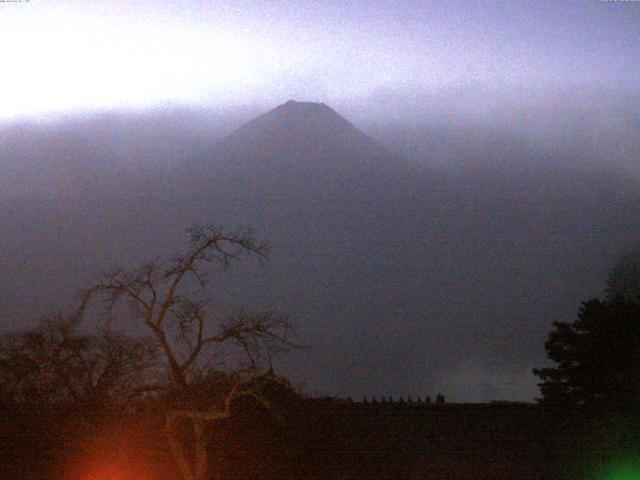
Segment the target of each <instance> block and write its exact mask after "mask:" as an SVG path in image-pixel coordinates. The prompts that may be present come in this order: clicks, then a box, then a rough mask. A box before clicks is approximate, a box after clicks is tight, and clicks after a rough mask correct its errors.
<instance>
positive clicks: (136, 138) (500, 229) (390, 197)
mask: <svg viewBox="0 0 640 480" xmlns="http://www.w3.org/2000/svg"><path fill="white" fill-rule="evenodd" d="M634 98H635V97H634ZM363 105H365V106H363ZM366 105H369V106H366ZM371 105H377V104H376V103H369V104H362V105H360V106H359V107H358V106H357V105H354V104H350V105H349V104H347V103H345V104H344V107H345V110H344V111H343V110H341V109H340V108H338V109H337V110H338V111H339V112H341V113H344V115H345V116H346V118H354V119H360V120H363V119H368V121H362V125H360V122H356V123H357V124H358V126H355V125H354V124H353V123H351V122H349V121H348V120H346V119H345V116H342V115H340V114H338V113H336V111H335V110H333V109H332V108H331V107H330V106H327V105H325V104H321V103H310V102H293V101H292V102H287V103H285V104H282V105H280V106H278V107H277V108H275V109H273V110H269V109H261V108H260V107H258V106H254V107H246V108H243V109H235V110H227V111H217V112H213V111H209V110H206V109H199V110H184V109H182V110H167V111H150V112H147V113H136V114H135V115H130V114H125V113H122V114H119V113H114V114H110V115H105V114H102V115H96V116H88V117H87V118H70V119H67V120H64V121H58V122H57V123H55V122H54V123H46V122H45V123H39V124H22V125H20V124H9V125H5V126H3V127H2V129H1V133H0V135H1V137H0V156H1V157H2V158H3V160H4V161H3V163H2V164H1V165H0V169H2V171H0V179H1V180H0V188H1V189H2V190H1V192H2V199H3V202H2V204H1V206H0V221H1V222H2V225H3V230H2V236H1V237H0V266H1V267H2V271H3V275H2V276H1V277H0V295H1V297H0V314H1V315H2V319H3V320H2V322H3V326H4V327H8V326H20V325H26V324H31V322H33V320H34V319H35V318H36V317H37V316H38V315H40V314H43V313H46V312H48V311H51V310H56V309H59V308H61V307H62V306H64V305H71V304H72V302H73V300H74V298H75V297H74V292H75V289H76V288H78V287H82V286H83V285H86V284H87V282H88V281H90V279H91V278H92V277H93V276H95V275H96V274H99V273H100V272H102V271H104V270H106V269H109V268H112V267H114V266H126V265H129V264H131V263H132V262H139V261H143V260H145V259H149V258H153V256H154V255H157V254H162V253H171V252H174V251H176V250H178V249H180V248H181V246H182V245H184V241H185V240H186V237H185V235H184V234H183V231H184V229H185V228H187V227H189V226H191V225H193V224H195V223H203V222H216V223H222V224H225V225H228V226H236V225H239V226H250V227H253V228H254V229H255V230H256V231H257V233H258V234H259V236H260V237H261V238H263V239H265V240H267V241H268V242H269V243H270V244H271V248H272V250H271V252H272V253H271V257H270V260H269V262H268V263H267V264H266V265H265V266H262V267H256V266H253V265H245V266H243V267H241V268H239V269H238V270H235V271H232V272H229V273H224V274H221V276H220V278H219V280H217V281H216V282H214V285H213V289H214V292H215V294H216V296H215V298H216V299H218V300H219V301H218V304H217V308H219V309H220V311H221V312H226V311H230V310H232V309H233V308H235V307H236V306H240V305H243V306H245V307H247V308H249V309H251V308H259V307H268V308H278V309H280V310H282V311H285V312H289V313H290V314H291V315H292V317H294V318H295V319H296V320H297V322H298V324H299V326H300V329H299V336H300V339H301V341H302V342H304V343H306V344H308V345H309V347H310V348H308V349H305V350H302V351H300V352H297V353H295V354H293V355H292V356H291V357H290V358H287V359H282V360H280V362H279V364H278V368H279V369H281V370H282V371H284V372H285V373H287V374H289V375H291V376H292V377H293V378H294V379H295V380H296V381H298V382H305V383H306V384H307V389H308V391H310V392H319V393H326V394H330V395H341V396H346V395H351V396H354V397H362V396H369V397H370V396H373V395H375V396H378V397H379V396H388V395H393V396H395V397H398V396H401V395H402V396H406V395H413V396H414V397H415V396H417V395H421V396H425V395H428V394H430V395H432V396H433V395H435V394H436V393H437V392H442V393H444V394H445V395H447V396H448V398H451V399H453V400H490V399H497V398H502V399H531V398H533V397H534V396H535V395H536V388H535V379H534V378H533V376H532V375H531V368H532V367H534V366H539V365H540V364H541V363H542V362H543V361H544V349H543V344H544V339H545V337H546V335H547V332H548V330H549V327H550V324H551V322H552V321H555V320H564V321H566V320H568V319H572V318H573V317H574V314H575V312H576V310H577V308H578V306H579V303H580V302H581V301H582V300H584V299H586V298H587V297H588V296H589V295H597V294H599V293H600V292H601V291H602V288H603V287H604V281H605V277H606V272H607V271H608V270H609V268H610V267H611V265H612V264H613V262H614V261H615V259H616V258H617V257H618V256H619V255H620V254H621V253H622V252H623V251H624V250H625V249H626V248H629V247H630V246H631V245H633V244H634V243H635V242H636V241H637V239H638V238H640V237H639V234H640V215H638V213H639V209H640V189H639V187H640V185H639V184H638V183H639V182H638V180H637V178H638V177H637V176H636V173H635V171H634V168H633V167H634V165H633V162H631V159H633V158H635V159H637V158H638V154H639V153H640V145H639V144H638V140H637V136H634V135H631V134H630V133H629V132H633V131H637V130H634V128H637V126H638V123H637V121H638V117H637V113H634V111H633V108H632V105H633V102H629V104H628V105H617V110H615V112H614V110H607V112H608V113H607V115H614V114H615V115H617V118H619V119H622V120H620V124H621V125H625V128H624V129H616V128H614V127H615V125H614V126H613V127H612V126H611V125H610V126H609V128H608V129H606V130H602V131H600V135H601V137H599V138H600V140H599V141H598V143H599V148H600V150H598V149H591V148H587V147H585V142H587V141H592V140H593V139H592V138H591V136H590V135H591V132H590V131H587V132H580V129H579V126H580V125H581V121H582V120H581V116H580V115H575V116H572V115H570V114H569V113H567V115H566V116H565V117H563V116H560V115H559V116H558V118H549V119H548V122H549V123H550V124H554V125H555V124H556V123H558V122H559V123H561V124H563V125H564V126H565V130H566V131H565V133H564V134H561V133H559V132H558V131H549V130H546V129H545V128H544V123H545V121H546V120H545V118H546V117H545V116H544V115H537V116H536V115H534V116H533V117H532V118H531V121H530V122H529V123H528V124H527V122H523V123H521V124H520V126H519V127H518V129H516V128H509V126H508V125H506V123H508V122H504V121H497V120H496V119H493V120H494V121H488V122H482V121H475V120H474V121H470V120H469V119H470V118H472V117H471V116H466V117H464V118H465V119H466V121H465V122H462V121H459V120H457V119H459V118H461V117H455V116H454V117H450V118H446V117H443V116H437V115H433V116H430V117H429V118H419V117H418V116H417V115H410V114H407V116H406V119H407V121H405V122H402V121H400V120H401V118H402V117H399V116H395V117H394V115H392V114H391V112H392V110H393V109H391V108H389V107H387V108H386V110H385V111H387V112H390V113H389V115H388V116H387V118H386V119H385V118H384V115H380V114H378V115H374V114H373V113H372V112H371V110H367V108H368V109H371V108H374V107H372V106H371ZM560 110H562V109H560ZM560 110H557V112H560ZM566 111H570V109H567V110H566ZM264 112H266V113H264ZM636 112H637V111H636ZM260 113H262V115H258V114H260ZM254 117H255V118H254ZM607 118H609V117H607ZM399 119H400V120H399ZM607 121H608V120H607V119H606V118H605V119H604V120H603V121H602V124H603V125H605V124H607ZM245 122H248V123H245ZM598 122H600V120H598ZM598 122H596V123H598ZM634 122H636V123H634ZM523 124H527V125H528V127H527V128H528V129H529V131H524V129H525V127H523V126H522V125H523ZM616 125H617V124H616ZM358 127H360V128H358ZM538 127H539V128H538ZM603 138H606V140H607V141H606V142H603V140H602V139H603ZM616 153H617V154H619V155H620V156H621V157H620V156H617V157H615V155H616Z"/></svg>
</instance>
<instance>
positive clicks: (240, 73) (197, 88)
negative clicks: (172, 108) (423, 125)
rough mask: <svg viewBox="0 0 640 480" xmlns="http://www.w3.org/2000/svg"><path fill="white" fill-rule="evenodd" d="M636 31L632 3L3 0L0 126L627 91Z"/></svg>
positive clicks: (637, 8) (639, 62)
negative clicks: (74, 115) (97, 116)
mask: <svg viewBox="0 0 640 480" xmlns="http://www.w3.org/2000/svg"><path fill="white" fill-rule="evenodd" d="M639 25H640V3H638V2H632V1H626V2H625V1H597V0H583V1H561V2H558V1H545V0H540V1H535V2H513V1H509V2H504V1H459V0H450V1H446V2H441V1H384V2H383V1H367V2H361V1H334V0H328V1H327V0H324V1H284V0H280V1H270V0H266V1H260V2H258V1H254V2H249V1H233V0H227V1H212V0H208V1H207V0H200V1H196V0H193V1H175V2H165V1H159V0H143V1H135V2H134V1H122V0H109V1H87V0H83V1H70V0H52V1H47V0H30V1H27V2H3V3H0V41H1V42H2V45H3V46H4V47H3V48H2V51H1V52H0V61H1V62H2V67H3V80H2V88H1V89H0V105H2V107H1V108H0V119H15V118H25V117H33V116H43V115H45V116H46V115H52V114H53V115H56V114H61V113H63V114H64V113H68V112H78V111H80V112H82V111H95V110H104V109H123V108H125V109H126V108H129V109H136V108H140V107H154V106H166V105H168V104H169V105H175V104H179V105H182V104H187V105H205V106H225V105H238V104H241V105H246V104H272V105H274V104H277V103H280V102H282V101H285V100H287V99H288V98H296V99H307V100H324V101H327V102H328V103H335V102H340V101H344V100H345V99H353V98H363V97H368V96H371V95H374V94H376V92H380V91H384V90H385V89H389V88H391V89H393V88H403V89H408V88H411V89H424V90H427V91H441V90H447V89H452V88H460V87H464V86H465V85H474V86H482V87H483V88H485V89H487V90H490V91H492V92H496V91H499V92H503V93H504V92H507V93H508V92H509V91H511V90H514V89H515V90H517V91H520V90H521V89H522V88H527V87H529V88H532V89H540V88H542V89H543V90H544V89H545V88H556V89H557V88H560V89H568V90H572V89H576V88H577V89H579V88H581V87H582V86H584V85H586V86H597V87H599V88H606V89H613V90H618V89H622V90H625V89H630V88H634V87H635V85H637V84H638V80H640V53H639V52H640V36H639V35H638V34H637V31H638V26H639ZM469 108H473V105H470V106H469Z"/></svg>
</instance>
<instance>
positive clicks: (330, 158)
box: [190, 100, 398, 180]
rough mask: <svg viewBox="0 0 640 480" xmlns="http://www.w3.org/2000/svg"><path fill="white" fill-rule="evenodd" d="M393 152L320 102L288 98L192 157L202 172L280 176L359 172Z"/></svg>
mask: <svg viewBox="0 0 640 480" xmlns="http://www.w3.org/2000/svg"><path fill="white" fill-rule="evenodd" d="M397 161H398V159H397V157H396V156H394V155H393V154H391V153H390V152H388V151H387V150H386V149H385V148H384V147H382V146H381V145H380V144H378V143H377V142H376V141H374V140H373V139H371V138H370V137H369V136H367V135H366V134H364V133H363V132H362V131H360V130H359V129H358V128H356V127H355V126H354V125H352V124H351V123H350V122H349V121H347V120H346V119H345V118H343V117H342V116H340V115H339V114H338V113H336V112H335V111H334V110H333V109H331V108H330V107H328V106H327V105H325V104H324V103H313V102H296V101H293V100H290V101H288V102H286V103H284V104H282V105H280V106H278V107H276V108H274V109H273V110H271V111H269V112H267V113H265V114H263V115H260V116H259V117H257V118H255V119H253V120H251V121H249V122H248V123H246V124H244V125H243V126H241V127H240V128H238V129H237V130H235V131H234V132H232V133H231V134H230V135H228V136H227V137H225V138H224V139H222V140H221V141H219V142H217V143H216V144H215V145H214V146H213V147H212V148H211V149H209V150H208V151H206V152H205V153H204V154H203V155H201V156H200V157H199V158H197V159H195V160H194V161H193V162H191V165H190V167H191V168H195V169H196V170H197V176H198V177H201V176H202V174H203V172H207V173H212V174H220V173H222V172H224V173H225V174H233V173H236V174H240V175H249V176H251V177H257V176H261V177H262V178H264V177H263V176H264V175H267V176H269V177H273V176H276V177H279V176H282V175H285V176H291V175H294V174H296V173H297V174H301V175H302V176H303V177H308V176H309V174H310V172H314V173H315V175H314V177H316V178H315V180H318V178H317V176H318V175H320V176H322V174H323V173H324V174H328V173H331V174H333V175H335V174H343V175H345V174H349V173H351V174H357V173H358V172H361V171H362V170H363V169H370V168H385V167H388V166H389V165H390V164H392V163H395V162H397Z"/></svg>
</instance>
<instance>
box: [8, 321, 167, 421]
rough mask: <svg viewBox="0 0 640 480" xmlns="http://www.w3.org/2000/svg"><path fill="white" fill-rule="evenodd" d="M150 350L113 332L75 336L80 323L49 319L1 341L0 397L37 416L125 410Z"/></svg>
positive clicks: (150, 357)
mask: <svg viewBox="0 0 640 480" xmlns="http://www.w3.org/2000/svg"><path fill="white" fill-rule="evenodd" d="M155 359H156V350H155V347H154V346H153V345H152V344H151V343H149V342H148V341H147V340H145V339H134V338H130V337H127V336H125V335H123V334H122V333H118V332H114V331H112V330H108V329H103V330H100V331H98V332H97V333H93V334H85V333H81V332H80V331H79V319H78V318H75V317H65V316H63V315H51V316H49V317H46V318H45V319H43V320H42V321H41V322H40V324H39V325H38V326H37V327H35V328H33V329H30V330H26V331H24V332H22V333H9V334H5V335H3V336H2V337H1V339H0V393H1V394H2V396H3V397H4V401H5V402H7V403H9V404H12V405H14V406H15V407H17V408H21V407H29V408H32V409H35V410H37V411H41V412H42V411H43V410H52V409H55V410H60V409H63V410H68V409H77V408H90V409H91V410H92V411H93V412H94V413H95V412H96V411H97V410H100V409H101V408H102V407H114V406H118V407H119V408H120V407H125V408H126V407H129V406H131V404H132V402H133V398H134V396H135V395H136V394H137V393H138V387H139V386H140V385H142V384H143V383H144V378H143V377H144V376H145V374H146V372H147V371H148V370H149V369H150V368H151V367H152V366H153V365H154V363H155Z"/></svg>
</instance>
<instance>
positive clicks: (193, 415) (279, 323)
mask: <svg viewBox="0 0 640 480" xmlns="http://www.w3.org/2000/svg"><path fill="white" fill-rule="evenodd" d="M189 233H190V246H189V248H188V250H187V251H186V253H184V254H182V255H179V256H177V257H175V258H172V259H170V260H162V259H157V260H156V261H154V262H151V263H148V264H146V265H143V266H141V267H139V268H135V269H131V270H118V271H115V272H112V273H110V274H108V275H106V276H105V277H104V278H103V279H102V280H101V281H100V282H98V283H97V284H96V285H94V286H93V287H92V288H91V289H89V290H88V292H87V294H86V296H85V299H84V301H83V304H82V308H81V310H84V307H85V305H86V302H87V301H88V300H89V299H90V298H92V297H94V296H96V295H98V296H101V297H102V298H103V299H104V300H105V301H106V305H107V312H108V314H109V318H110V317H111V316H112V315H113V314H114V312H118V311H119V310H118V309H119V308H120V306H121V305H125V306H126V307H128V310H127V311H128V312H129V315H130V318H131V320H132V321H135V322H138V323H140V324H142V325H144V326H145V327H146V328H147V329H148V330H149V331H150V332H151V334H152V335H153V336H154V338H155V339H156V341H157V344H158V346H159V348H160V349H161V351H162V352H163V354H164V358H165V360H166V362H167V366H168V370H169V373H170V377H171V379H172V382H173V385H174V388H175V389H177V390H178V392H179V397H180V402H181V405H182V407H180V406H176V407H175V408H171V409H170V411H169V412H168V414H167V419H166V432H167V435H168V439H169V443H170V446H171V449H172V452H173V454H174V456H175V459H176V461H177V463H178V466H179V468H180V471H181V472H182V475H183V477H184V479H185V480H203V479H204V478H205V476H206V473H207V451H206V439H205V437H204V432H205V424H206V422H208V421H213V420H219V419H222V418H227V417H229V416H230V415H231V409H232V405H233V402H234V401H235V400H236V399H238V398H240V397H249V398H253V399H255V400H257V401H259V402H260V403H261V404H262V405H263V406H265V407H270V404H269V402H268V400H267V398H266V396H265V395H264V391H265V387H266V386H267V385H268V384H269V383H274V382H276V383H277V382H280V383H283V382H284V380H282V379H280V378H279V377H276V376H275V375H274V374H273V369H272V363H271V360H272V357H273V355H275V354H277V353H281V352H285V351H287V350H289V349H290V348H291V347H293V346H294V345H293V343H292V342H291V339H290V334H291V331H292V328H293V325H292V323H291V322H290V321H289V319H288V318H287V317H286V316H284V315H281V314H278V313H276V312H273V311H265V312H258V313H253V314H249V313H247V312H244V311H240V312H238V313H237V314H235V315H233V316H231V317H230V318H227V319H223V320H220V319H219V318H217V317H216V316H215V315H214V314H213V312H212V310H211V307H210V301H209V300H210V293H211V292H210V289H209V286H210V280H211V278H212V274H213V272H214V271H215V270H216V269H221V270H226V269H228V268H229V267H230V266H231V265H232V264H234V263H238V262H240V261H241V260H242V259H244V258H246V257H251V256H252V257H256V258H257V259H264V258H265V255H266V253H267V247H266V246H265V245H264V244H261V243H258V242H256V241H255V240H254V238H253V235H252V233H251V231H244V232H229V231H225V230H224V229H222V228H218V227H215V226H211V225H207V226H204V227H198V228H195V229H192V230H190V231H189ZM216 267H217V268H216ZM220 358H222V359H223V360H224V361H225V363H226V368H227V370H228V374H227V375H226V376H225V377H224V378H225V379H226V381H224V382H222V383H221V384H220V386H219V389H218V392H217V393H218V394H217V395H213V396H205V397H206V398H203V396H202V395H198V392H197V390H198V389H197V388H194V386H197V385H198V384H199V381H200V380H201V377H202V374H203V372H207V371H210V369H211V362H212V360H213V359H220ZM184 421H189V422H191V426H192V429H193V430H192V431H193V445H194V452H193V455H191V457H192V458H193V461H192V462H190V461H189V455H187V454H186V452H185V449H184V445H183V444H182V443H181V442H180V436H179V435H178V427H179V424H180V423H181V422H184Z"/></svg>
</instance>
